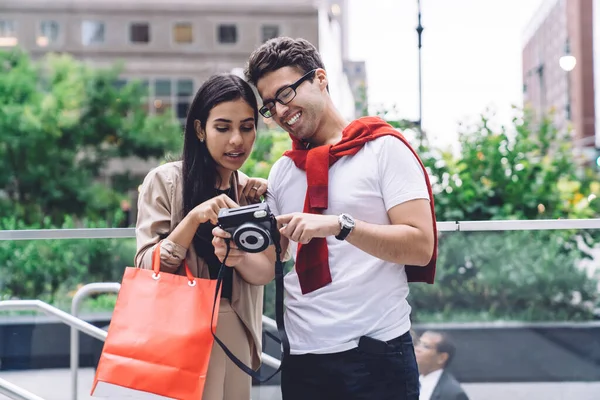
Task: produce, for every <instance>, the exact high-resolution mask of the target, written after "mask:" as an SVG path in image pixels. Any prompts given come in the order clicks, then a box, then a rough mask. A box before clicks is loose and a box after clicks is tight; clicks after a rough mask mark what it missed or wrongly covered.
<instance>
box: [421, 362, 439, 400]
mask: <svg viewBox="0 0 600 400" xmlns="http://www.w3.org/2000/svg"><path fill="white" fill-rule="evenodd" d="M443 372H444V370H443V369H438V370H436V371H433V372H431V373H429V374H427V375H421V376H419V382H420V383H421V395H420V396H419V400H430V399H431V395H432V394H433V391H434V390H435V387H436V386H437V384H438V382H439V380H440V378H441V376H442V373H443Z"/></svg>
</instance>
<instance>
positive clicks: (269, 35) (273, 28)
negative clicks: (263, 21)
mask: <svg viewBox="0 0 600 400" xmlns="http://www.w3.org/2000/svg"><path fill="white" fill-rule="evenodd" d="M278 36H279V26H278V25H263V27H262V41H263V42H266V41H267V40H269V39H273V38H276V37H278Z"/></svg>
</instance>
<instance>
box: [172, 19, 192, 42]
mask: <svg viewBox="0 0 600 400" xmlns="http://www.w3.org/2000/svg"><path fill="white" fill-rule="evenodd" d="M173 40H174V41H175V43H181V44H184V43H192V42H193V41H194V30H193V29H192V24H191V23H189V22H179V23H176V24H175V25H174V26H173Z"/></svg>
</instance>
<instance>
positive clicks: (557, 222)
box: [0, 218, 600, 241]
mask: <svg viewBox="0 0 600 400" xmlns="http://www.w3.org/2000/svg"><path fill="white" fill-rule="evenodd" d="M437 227H438V231H439V232H483V231H523V230H529V231H545V230H561V229H600V218H590V219H528V220H498V221H444V222H438V223H437ZM132 238H135V228H81V229H23V230H0V241H4V240H47V239H63V240H64V239H132Z"/></svg>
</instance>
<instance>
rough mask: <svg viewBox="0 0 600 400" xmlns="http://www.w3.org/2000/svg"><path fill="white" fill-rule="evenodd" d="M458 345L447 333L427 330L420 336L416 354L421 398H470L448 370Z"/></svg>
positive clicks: (439, 399) (449, 399)
mask: <svg viewBox="0 0 600 400" xmlns="http://www.w3.org/2000/svg"><path fill="white" fill-rule="evenodd" d="M455 353H456V347H455V346H454V344H453V343H452V342H451V341H450V338H449V337H448V335H446V334H445V333H441V332H434V331H426V332H425V333H423V334H422V335H421V337H419V339H418V341H417V344H416V346H415V355H416V357H417V364H418V365H419V373H420V376H419V382H420V384H421V395H420V397H419V400H468V399H469V398H468V396H467V394H466V393H465V392H464V390H463V389H462V387H461V386H460V383H458V381H457V380H456V378H454V376H452V374H451V373H450V372H448V371H447V370H446V368H447V367H448V365H450V363H451V362H452V359H453V358H454V354H455Z"/></svg>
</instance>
